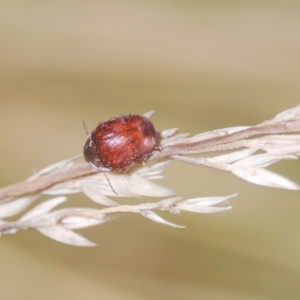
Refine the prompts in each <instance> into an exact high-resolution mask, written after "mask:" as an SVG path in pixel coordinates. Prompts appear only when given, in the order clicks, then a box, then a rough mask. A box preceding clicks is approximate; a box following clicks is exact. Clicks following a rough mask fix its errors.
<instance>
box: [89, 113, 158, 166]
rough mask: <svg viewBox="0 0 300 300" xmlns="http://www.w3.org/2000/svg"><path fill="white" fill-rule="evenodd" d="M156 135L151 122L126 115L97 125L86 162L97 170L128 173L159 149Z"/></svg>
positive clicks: (139, 117) (91, 136)
mask: <svg viewBox="0 0 300 300" xmlns="http://www.w3.org/2000/svg"><path fill="white" fill-rule="evenodd" d="M156 144H157V135H156V131H155V129H154V126H153V124H152V123H151V122H150V120H149V119H148V118H146V117H144V116H140V115H133V114H132V115H123V116H118V117H114V118H112V119H109V120H106V121H104V122H101V123H100V124H98V126H97V127H96V128H95V129H94V130H93V132H92V133H91V134H90V135H89V136H88V138H87V140H86V143H85V145H84V158H85V160H86V162H88V163H89V164H91V165H92V166H94V167H95V168H98V169H110V170H117V171H118V170H122V171H127V170H128V168H129V167H130V165H131V164H133V163H135V162H137V163H141V164H143V163H144V162H145V161H146V160H147V159H148V158H149V157H150V155H151V153H152V152H153V150H154V149H155V148H156Z"/></svg>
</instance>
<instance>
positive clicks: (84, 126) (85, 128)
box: [82, 119, 89, 135]
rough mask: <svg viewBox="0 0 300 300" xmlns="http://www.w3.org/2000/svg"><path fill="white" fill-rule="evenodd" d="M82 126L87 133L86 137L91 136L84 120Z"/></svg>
mask: <svg viewBox="0 0 300 300" xmlns="http://www.w3.org/2000/svg"><path fill="white" fill-rule="evenodd" d="M82 125H83V128H84V130H85V132H86V135H89V131H88V130H87V127H86V125H85V121H84V119H82Z"/></svg>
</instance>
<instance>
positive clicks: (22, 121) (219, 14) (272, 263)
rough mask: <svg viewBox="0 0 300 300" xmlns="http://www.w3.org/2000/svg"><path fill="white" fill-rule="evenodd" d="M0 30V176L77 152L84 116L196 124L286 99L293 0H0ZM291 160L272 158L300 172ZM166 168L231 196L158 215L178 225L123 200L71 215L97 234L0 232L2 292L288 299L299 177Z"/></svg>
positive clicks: (185, 128) (297, 249)
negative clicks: (258, 180)
mask: <svg viewBox="0 0 300 300" xmlns="http://www.w3.org/2000/svg"><path fill="white" fill-rule="evenodd" d="M0 41H1V46H0V120H1V122H0V124H1V126H0V137H1V142H0V153H1V159H0V170H1V171H0V183H1V186H4V185H8V184H12V183H14V182H17V181H22V180H23V179H25V178H26V177H28V176H29V175H31V174H32V172H33V171H34V170H39V169H41V168H43V167H45V166H47V165H49V164H52V163H54V162H57V161H59V160H63V159H66V158H69V157H72V156H73V155H76V154H79V153H81V151H82V146H83V143H84V141H85V137H86V134H85V132H84V130H83V128H82V123H81V120H82V118H84V119H85V121H86V123H87V126H88V128H90V129H92V128H93V127H94V126H95V125H96V124H97V123H98V122H99V121H101V120H105V119H107V118H110V117H112V116H115V115H119V114H123V113H132V112H134V113H140V114H142V113H145V112H147V111H149V110H153V109H154V110H156V114H155V115H154V117H153V118H152V120H153V122H154V124H155V126H156V128H157V129H158V130H161V129H166V128H172V127H179V128H181V132H190V133H191V134H196V133H200V132H203V131H208V130H212V129H218V128H223V127H229V126H239V125H255V124H257V123H260V122H262V121H264V120H266V119H270V118H272V117H273V116H274V115H275V114H277V113H279V112H281V111H282V110H285V109H288V108H291V107H293V106H296V105H297V104H298V103H299V93H300V84H299V79H300V59H299V56H300V3H299V1H293V0H285V1H276V0H272V1H271V0H270V1H261V0H260V1H234V0H228V1H217V0H212V1H167V0H162V1H150V0H144V1H136V0H132V1H117V0H113V1H100V0H99V1H95V0H87V1H82V0H81V1H55V0H54V1H47V0H45V1H34V0H32V1H30V0H27V1H20V0H14V1H1V3H0ZM299 166H300V165H299V162H297V161H291V162H288V161H286V162H282V163H279V164H277V165H276V166H273V167H272V168H271V169H272V170H274V171H276V172H279V173H281V174H283V175H286V176H288V177H289V178H291V179H293V180H295V181H297V182H300V176H299ZM164 174H165V179H164V180H162V181H160V183H162V184H164V185H165V186H168V187H171V188H174V189H176V190H177V191H178V195H180V196H182V197H184V198H191V197H197V196H215V195H226V194H231V193H235V192H239V196H238V197H237V198H234V199H232V200H230V204H231V205H233V209H232V210H231V211H227V212H224V213H220V214H213V215H199V214H189V213H184V214H181V215H179V216H172V215H169V214H162V215H163V216H164V217H165V218H166V219H168V220H170V221H173V222H177V223H178V224H183V225H186V226H187V228H186V229H184V230H181V229H174V228H170V227H167V226H163V225H160V224H157V223H154V222H151V221H149V220H147V219H144V218H142V217H140V216H136V215H129V214H128V215H123V216H122V217H121V218H119V219H118V220H116V221H114V222H109V223H107V224H105V225H103V226H98V227H95V228H90V229H86V230H82V231H81V232H82V234H83V235H85V236H86V237H88V238H89V239H91V240H93V241H94V242H96V243H97V244H98V247H95V248H75V247H71V246H66V245H63V244H60V243H57V242H55V241H52V240H50V239H48V238H46V237H44V236H42V235H40V234H39V233H37V232H35V231H33V230H29V231H26V232H21V233H19V234H17V235H14V236H5V237H3V238H2V239H1V240H0V244H1V245H0V266H1V268H0V298H1V299H3V300H5V299H74V300H76V299H174V300H176V299H221V300H223V299H230V300H232V299H239V300H244V299H247V300H249V299H300V285H299V282H300V219H299V212H300V199H299V197H300V194H299V192H295V191H284V190H277V189H270V188H264V187H259V186H254V185H251V184H250V183H246V182H244V181H242V180H240V179H238V178H235V177H234V176H233V175H230V174H227V173H225V172H221V171H217V170H210V169H208V168H204V167H200V166H190V165H186V164H183V163H175V162H174V163H173V164H172V165H171V166H170V167H169V168H168V169H167V170H166V172H165V173H164ZM153 200H154V199H141V201H144V202H148V201H153ZM126 201H128V200H126V199H123V200H120V202H123V203H126ZM72 203H74V204H76V205H80V206H90V205H91V202H90V201H89V200H88V199H87V198H86V197H85V196H84V195H77V196H73V197H70V200H69V205H71V204H72Z"/></svg>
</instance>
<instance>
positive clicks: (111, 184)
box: [103, 172, 118, 196]
mask: <svg viewBox="0 0 300 300" xmlns="http://www.w3.org/2000/svg"><path fill="white" fill-rule="evenodd" d="M103 174H104V176H105V177H106V179H107V181H108V183H109V185H110V187H111V189H112V190H113V192H114V193H115V194H116V195H117V196H118V194H117V192H116V191H115V189H114V188H113V186H112V184H111V182H110V180H109V179H108V177H107V175H106V173H105V172H103Z"/></svg>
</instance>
